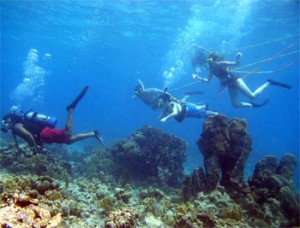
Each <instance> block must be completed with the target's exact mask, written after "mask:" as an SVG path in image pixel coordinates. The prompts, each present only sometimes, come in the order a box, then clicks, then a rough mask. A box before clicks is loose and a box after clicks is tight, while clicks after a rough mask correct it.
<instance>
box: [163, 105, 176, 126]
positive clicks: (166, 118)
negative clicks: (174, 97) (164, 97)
mask: <svg viewBox="0 0 300 228" xmlns="http://www.w3.org/2000/svg"><path fill="white" fill-rule="evenodd" d="M177 105H180V104H175V103H172V112H171V113H170V114H169V115H167V116H165V117H164V118H162V119H160V121H161V122H166V121H167V120H168V119H170V118H172V117H174V116H176V115H178V113H179V108H178V106H177Z"/></svg>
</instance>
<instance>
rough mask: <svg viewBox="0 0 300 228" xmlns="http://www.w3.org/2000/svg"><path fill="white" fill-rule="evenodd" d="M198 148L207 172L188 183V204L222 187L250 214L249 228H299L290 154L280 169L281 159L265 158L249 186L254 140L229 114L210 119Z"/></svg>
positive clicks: (185, 185)
mask: <svg viewBox="0 0 300 228" xmlns="http://www.w3.org/2000/svg"><path fill="white" fill-rule="evenodd" d="M197 144H198V146H199V149H200V150H201V152H202V154H203V156H204V168H205V169H203V168H198V169H195V170H194V172H193V173H192V174H191V175H189V176H187V177H186V178H185V180H184V181H183V186H182V195H183V197H184V199H185V200H186V201H187V200H189V199H191V198H193V199H195V198H196V197H197V196H198V195H199V193H204V194H209V193H211V192H212V191H215V190H216V189H218V188H220V187H222V188H224V191H225V192H226V193H227V194H228V195H229V196H230V197H231V198H232V199H234V201H235V202H236V203H238V204H239V206H240V207H241V208H242V210H243V211H244V212H246V213H247V215H248V216H249V219H248V223H249V224H252V225H254V226H277V227H279V226H284V227H294V226H299V214H300V209H299V208H300V203H299V201H300V200H299V199H300V198H299V194H298V193H296V191H295V188H294V184H293V175H294V171H295V167H296V157H295V156H294V155H292V154H285V155H284V156H283V157H282V158H281V160H280V162H279V164H277V159H276V157H274V156H265V157H264V159H263V160H261V161H259V162H258V163H257V164H256V167H255V170H254V173H253V176H251V177H250V178H249V180H248V182H246V181H245V179H244V168H245V164H246V160H247V158H248V156H249V153H250V152H251V137H250V136H249V134H248V132H247V123H246V121H245V120H242V119H232V120H228V119H227V118H226V117H225V116H224V115H218V116H215V117H209V118H207V119H206V121H205V122H204V124H203V131H202V133H201V136H200V138H199V140H198V141H197Z"/></svg>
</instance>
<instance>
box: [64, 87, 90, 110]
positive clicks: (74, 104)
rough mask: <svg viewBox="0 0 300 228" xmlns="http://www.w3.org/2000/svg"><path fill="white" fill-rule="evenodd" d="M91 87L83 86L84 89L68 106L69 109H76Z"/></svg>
mask: <svg viewBox="0 0 300 228" xmlns="http://www.w3.org/2000/svg"><path fill="white" fill-rule="evenodd" d="M88 89H89V87H88V86H85V87H84V88H83V90H82V91H81V92H80V94H79V95H78V96H77V97H76V98H75V100H74V101H73V102H72V103H71V104H70V105H68V106H67V111H69V110H70V109H75V108H76V105H77V104H78V102H79V101H80V100H81V99H82V98H83V97H84V95H85V94H86V92H87V91H88Z"/></svg>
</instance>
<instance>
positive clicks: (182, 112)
mask: <svg viewBox="0 0 300 228" xmlns="http://www.w3.org/2000/svg"><path fill="white" fill-rule="evenodd" d="M188 97H189V95H186V96H185V97H184V98H183V99H182V100H178V99H172V97H171V96H170V95H169V94H164V95H163V96H162V97H161V98H160V100H159V105H158V106H159V107H160V108H161V109H162V110H163V111H162V114H161V116H160V121H161V122H165V121H167V120H168V119H170V118H172V117H174V119H175V120H176V121H177V122H179V123H180V122H182V121H183V120H184V119H185V118H189V117H190V118H205V117H207V116H209V115H218V114H219V113H217V112H214V111H210V110H208V108H207V105H205V104H204V105H196V104H193V103H187V102H185V100H186V99H187V98H188Z"/></svg>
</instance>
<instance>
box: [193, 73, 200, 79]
mask: <svg viewBox="0 0 300 228" xmlns="http://www.w3.org/2000/svg"><path fill="white" fill-rule="evenodd" d="M192 78H193V79H198V78H200V77H199V76H198V74H192Z"/></svg>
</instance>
